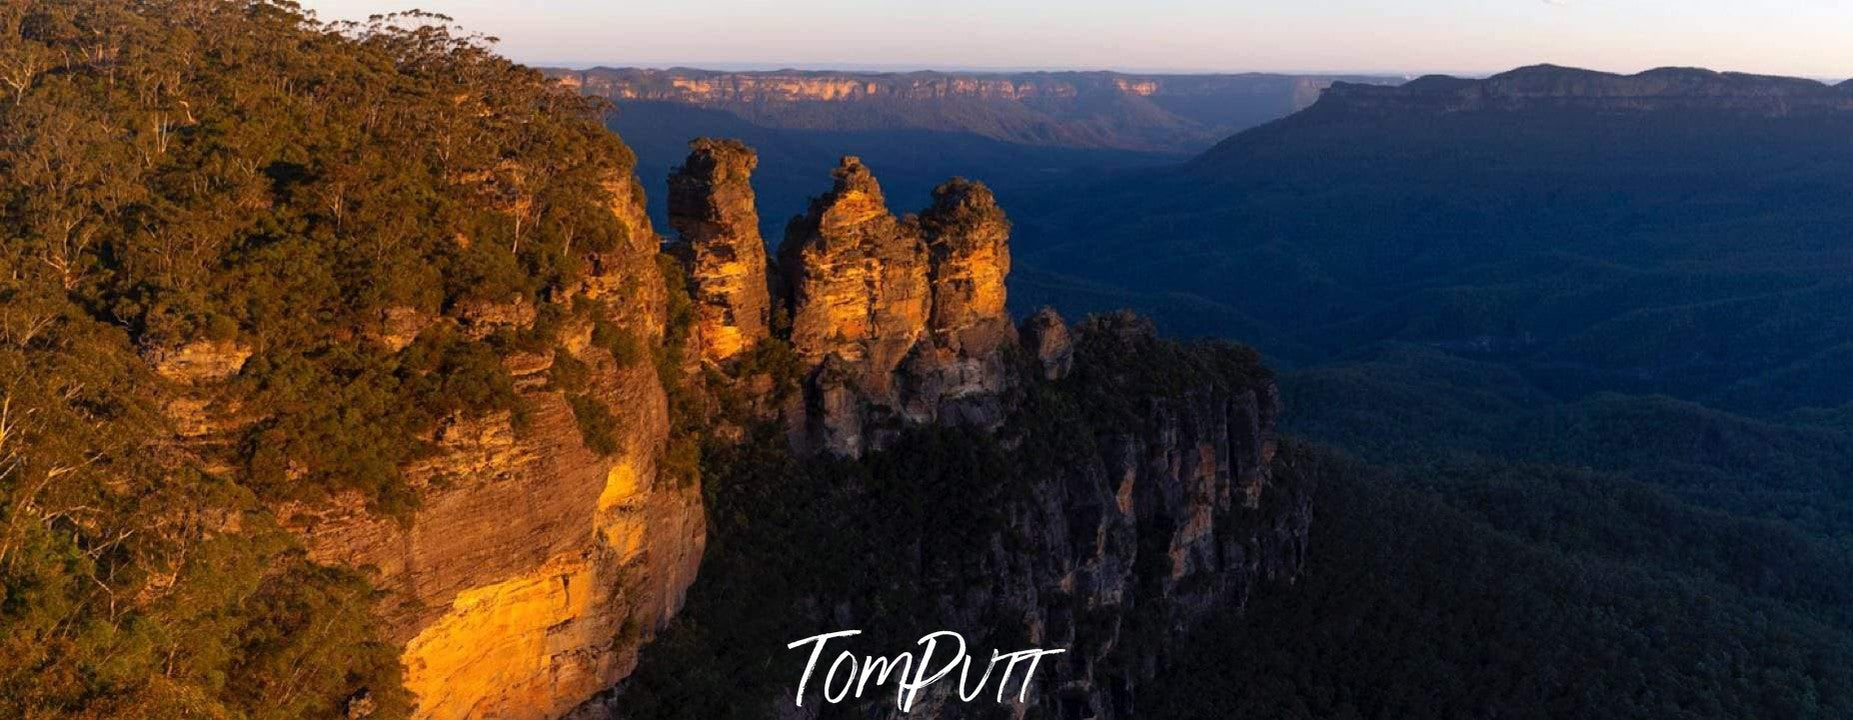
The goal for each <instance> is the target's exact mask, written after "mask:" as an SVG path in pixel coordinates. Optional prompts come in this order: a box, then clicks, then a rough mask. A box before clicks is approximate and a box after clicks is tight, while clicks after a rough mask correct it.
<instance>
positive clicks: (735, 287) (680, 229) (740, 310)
mask: <svg viewBox="0 0 1853 720" xmlns="http://www.w3.org/2000/svg"><path fill="white" fill-rule="evenodd" d="M689 147H690V149H691V152H690V153H689V156H688V160H687V161H685V162H684V163H683V164H682V166H681V167H678V168H676V170H675V172H674V174H672V175H671V176H670V178H669V224H670V225H671V226H673V227H674V228H675V229H676V232H677V233H678V234H680V235H681V240H680V242H679V243H678V244H677V245H675V246H674V247H673V249H674V252H675V253H676V254H677V255H679V256H682V258H683V261H684V264H685V265H687V267H688V276H689V281H690V286H691V289H692V290H693V295H694V301H695V312H696V314H697V316H698V320H697V332H696V336H697V337H698V338H700V341H699V344H700V351H701V356H702V358H703V359H706V360H708V361H710V362H720V361H724V360H728V359H730V358H733V357H734V356H736V355H738V354H740V353H741V352H742V351H745V350H747V349H749V348H751V347H752V346H753V345H754V344H755V343H757V342H759V341H760V340H762V339H764V338H765V337H766V336H767V323H768V319H769V316H768V312H769V309H770V302H769V301H768V299H767V288H766V245H765V241H764V240H762V239H760V237H759V211H758V209H757V208H756V207H754V204H753V187H752V185H751V184H750V182H749V179H750V178H751V176H752V173H753V168H754V167H755V166H756V165H757V164H758V162H759V158H758V156H757V155H756V154H755V153H754V152H753V150H752V149H751V148H748V147H747V146H746V145H744V144H741V143H740V142H739V141H737V140H709V139H700V140H695V141H694V142H691V143H689Z"/></svg>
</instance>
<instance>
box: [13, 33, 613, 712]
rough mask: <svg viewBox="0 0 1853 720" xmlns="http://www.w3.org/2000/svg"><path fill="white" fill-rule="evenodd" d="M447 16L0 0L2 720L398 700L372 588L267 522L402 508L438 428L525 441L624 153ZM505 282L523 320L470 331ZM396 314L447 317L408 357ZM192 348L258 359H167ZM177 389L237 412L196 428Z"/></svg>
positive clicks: (504, 293) (595, 115) (577, 107)
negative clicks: (538, 362)
mask: <svg viewBox="0 0 1853 720" xmlns="http://www.w3.org/2000/svg"><path fill="white" fill-rule="evenodd" d="M445 22H446V20H445V19H443V18H441V17H438V16H430V15H421V14H416V13H414V14H410V15H398V16H385V17H382V18H377V19H374V20H372V21H369V22H368V23H366V24H342V25H338V26H328V25H323V24H320V23H317V22H315V21H313V20H311V19H308V18H307V17H305V16H304V15H303V14H302V13H301V12H300V10H299V9H298V6H297V5H296V4H294V3H289V2H271V1H268V0H257V1H254V2H245V1H243V0H237V1H234V0H149V1H147V2H136V3H122V2H113V1H110V0H57V1H47V0H22V1H21V2H11V3H6V4H5V5H4V6H0V68H4V71H0V75H4V76H5V77H3V78H0V82H4V91H3V92H0V137H5V138H7V139H8V140H7V141H6V142H5V143H0V278H4V279H3V280H0V716H7V717H14V716H24V717H195V716H197V717H274V718H297V717H339V716H341V715H343V714H344V713H345V711H346V704H347V702H348V700H349V699H350V698H352V697H357V696H359V695H363V694H364V695H365V696H367V697H368V698H369V699H370V701H371V702H372V704H373V705H374V707H375V713H374V717H376V718H393V717H403V716H405V715H407V714H408V713H409V710H410V708H409V707H408V698H407V697H406V694H405V692H404V690H403V689H402V688H401V687H400V679H399V676H400V673H401V669H400V668H399V666H398V661H397V650H396V648H394V647H392V646H391V645H389V644H388V643H387V642H385V640H384V639H383V638H381V637H379V628H380V627H382V623H381V621H380V620H379V619H378V618H375V617H373V616H372V603H373V591H372V590H371V589H370V588H369V587H368V586H367V583H366V582H365V581H364V580H362V579H361V578H359V577H358V576H356V575H355V574H353V573H351V572H348V571H345V570H337V569H332V568H328V567H323V566H319V565H317V564H315V563H313V562H310V561H309V560H308V559H306V558H305V557H304V556H303V553H302V551H301V550H300V549H298V548H296V547H294V543H293V542H292V541H291V536H290V535H289V534H288V533H285V532H283V531H280V530H278V529H277V528H276V527H275V525H276V523H275V521H274V519H273V518H271V517H270V512H271V511H270V508H272V507H274V506H275V503H276V502H277V501H281V500H308V501H314V500H319V499H321V498H323V497H325V496H327V495H328V494H329V493H332V492H341V491H354V492H358V493H359V494H360V495H361V496H363V497H365V498H366V499H367V500H369V501H370V502H371V503H372V504H373V506H374V508H375V509H376V510H379V511H382V512H386V513H389V514H395V515H399V516H401V517H403V516H405V514H406V513H407V512H408V511H409V510H410V509H411V508H412V507H413V506H415V504H416V503H417V501H418V498H417V497H416V495H415V493H413V492H412V491H411V489H410V488H408V487H407V485H406V483H405V481H404V479H403V478H402V477H401V476H400V471H399V468H400V467H402V466H403V465H405V464H406V463H407V462H408V461H410V460H413V459H416V458H417V457H419V456H420V455H422V454H424V453H426V452H428V451H429V450H430V447H429V445H430V440H431V438H432V436H433V433H434V431H435V430H436V429H437V428H439V427H440V426H441V425H442V424H443V423H446V422H451V421H454V420H456V419H460V418H468V417H472V416H488V417H492V418H493V417H498V416H501V415H504V414H505V415H507V416H508V417H509V419H510V421H511V422H513V423H514V424H516V425H517V427H519V426H520V424H521V423H522V419H523V417H524V416H525V412H524V408H523V407H522V403H521V401H520V399H519V396H518V395H517V394H516V392H515V389H514V385H513V380H512V378H510V377H509V373H508V371H507V370H506V368H505V365H504V362H503V355H504V354H506V353H509V352H512V351H517V350H523V349H527V348H528V346H530V345H532V346H536V347H538V348H541V349H545V348H549V347H552V346H553V345H554V344H556V342H557V340H556V338H555V337H554V335H555V334H556V333H557V331H558V329H559V327H560V325H561V322H562V321H563V320H564V319H565V318H564V317H562V315H561V312H562V311H561V310H560V309H559V308H555V307H551V305H550V303H549V302H548V300H549V298H552V297H554V296H555V295H556V293H558V292H559V291H561V290H562V289H564V288H569V287H571V286H572V285H573V284H574V283H575V282H576V279H577V277H578V275H579V273H581V272H582V271H583V268H584V265H585V263H584V260H583V258H584V256H585V255H586V254H587V253H590V252H598V251H602V250H606V249H610V248H613V247H616V246H617V243H618V242H620V241H622V240H624V239H626V238H627V233H628V232H629V229H627V228H624V227H622V225H621V224H620V223H619V222H618V221H617V220H616V218H615V217H614V216H613V214H612V213H611V212H610V211H609V209H608V201H609V198H608V197H607V193H606V191H605V187H604V186H605V184H607V183H608V182H611V181H613V180H614V179H618V180H620V181H628V178H629V175H630V169H631V167H632V164H633V159H632V157H631V156H630V154H629V152H628V150H626V149H625V148H624V147H623V145H622V143H621V142H619V141H618V140H617V139H616V138H615V137H614V136H612V135H611V134H610V133H609V132H607V131H606V130H605V129H604V128H603V127H602V125H601V123H600V114H601V113H600V107H599V106H598V105H596V104H594V103H591V102H588V101H587V100H585V99H583V98H580V97H578V96H577V95H576V94H575V93H573V92H571V91H570V90H567V89H564V88H560V87H558V86H557V85H555V84H553V83H550V82H548V81H546V80H545V79H544V78H543V77H542V76H541V75H540V74H539V73H537V72H534V71H532V70H529V69H526V68H523V67H520V66H517V65H515V64H513V63H510V62H508V61H507V60H504V59H502V58H499V57H497V56H495V55H494V54H493V53H491V52H489V51H488V49H487V48H486V46H485V44H484V42H483V41H482V40H481V39H480V38H477V37H471V36H460V35H457V34H454V33H453V32H452V31H451V30H449V29H448V28H447V27H445V26H444V23H445ZM516 301H520V302H522V303H523V304H524V305H526V306H529V307H539V308H543V309H542V310H541V311H540V317H539V319H538V320H537V321H536V322H535V325H534V327H533V328H531V329H525V330H524V329H504V330H501V331H498V332H496V333H495V334H493V335H491V336H490V337H488V338H486V339H480V340H479V339H472V338H471V337H467V336H465V335H464V334H463V333H461V332H459V331H458V330H457V326H456V323H455V321H454V316H456V315H460V314H461V312H460V310H461V309H462V308H466V307H481V306H486V305H492V304H493V305H504V304H508V303H512V302H516ZM389 310H394V311H400V310H410V311H411V312H412V313H413V314H415V315H418V316H422V317H424V318H426V319H429V320H431V321H432V322H430V323H429V327H428V328H427V329H426V330H425V332H424V333H422V334H421V335H420V336H419V337H418V338H417V339H416V341H415V342H412V343H411V345H410V346H408V347H405V348H404V349H402V350H395V349H394V348H393V347H390V346H388V344H387V343H386V342H384V341H383V340H381V339H380V338H379V337H378V335H379V330H380V324H381V321H382V318H383V317H385V316H386V314H387V311H389ZM447 316H451V317H447ZM199 340H211V341H216V342H219V343H222V344H223V345H224V346H238V347H242V348H245V349H248V350H249V351H250V352H251V353H252V355H251V357H250V359H249V360H248V361H245V363H244V364H243V367H242V369H241V370H240V372H239V373H238V374H237V375H236V376H235V377H234V378H232V379H230V380H228V381H226V382H223V383H217V384H214V385H211V386H201V387H189V388H183V387H181V385H183V384H184V383H174V382H170V381H167V380H163V379H160V378H157V377H155V376H154V375H153V373H151V372H150V371H149V368H148V364H147V362H146V360H144V355H148V356H160V355H162V354H164V353H167V352H170V351H174V350H176V349H180V348H185V347H187V346H188V345H189V344H190V343H193V342H195V341H199ZM570 371H571V368H570V367H568V368H563V369H562V370H561V371H560V372H561V373H562V379H563V380H568V381H570V380H571V378H569V377H564V376H565V375H568V374H570ZM183 391H184V392H185V393H186V394H187V395H189V396H191V398H193V399H198V400H203V401H207V402H208V403H209V404H208V405H207V407H206V408H205V409H204V410H199V411H198V414H201V415H204V416H205V417H206V418H207V419H210V420H214V421H222V422H220V426H221V428H222V429H220V430H216V431H215V432H214V433H212V434H209V435H207V436H205V437H204V438H195V439H189V440H188V441H187V442H175V437H176V435H175V434H176V431H177V430H178V428H176V427H173V426H171V425H170V422H171V419H170V417H169V416H168V415H169V413H168V412H167V410H166V409H165V408H166V407H167V406H168V404H169V401H170V400H173V399H176V396H177V395H178V394H180V393H181V392H183ZM175 407H181V406H175ZM191 407H192V406H185V408H191ZM178 412H179V413H181V414H193V413H194V410H192V409H182V410H179V411H178ZM607 417H608V416H607ZM180 419H183V420H187V421H192V420H196V419H198V418H180Z"/></svg>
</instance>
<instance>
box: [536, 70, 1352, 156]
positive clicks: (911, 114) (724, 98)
mask: <svg viewBox="0 0 1853 720" xmlns="http://www.w3.org/2000/svg"><path fill="white" fill-rule="evenodd" d="M550 73H551V74H552V75H553V76H555V77H557V78H559V79H560V80H561V81H562V82H564V83H566V84H567V85H569V86H571V87H575V88H578V89H579V90H580V91H582V92H585V93H587V94H590V95H596V96H600V97H605V98H609V99H611V100H613V101H616V102H617V103H618V106H619V107H620V109H622V108H624V107H626V106H628V105H631V104H633V103H673V104H678V105H688V106H694V107H700V108H707V109H712V110H720V111H725V112H728V113H732V114H734V115H737V116H739V117H741V118H743V119H745V120H747V121H749V122H751V123H754V124H756V125H760V126H764V127H772V128H788V129H806V130H829V131H868V130H896V129H919V130H933V131H946V132H960V133H971V134H975V135H978V136H981V137H985V138H990V139H994V140H1003V141H1008V142H1013V143H1023V144H1028V145H1039V146H1053V147H1068V148H1091V149H1114V150H1138V151H1149V152H1164V153H1173V154H1181V153H1190V152H1196V151H1199V150H1202V149H1203V148H1205V147H1208V146H1209V145H1210V144H1211V143H1213V142H1215V141H1216V140H1218V139H1220V138H1222V137H1225V136H1227V135H1229V134H1230V133H1232V132H1235V131H1238V130H1241V129H1244V128H1248V127H1253V126H1255V125H1258V124H1260V123H1263V122H1267V121H1268V120H1272V119H1274V118H1277V117H1281V116H1283V115H1286V114H1288V113H1291V112H1294V111H1296V110H1299V109H1301V108H1304V107H1306V106H1308V105H1311V104H1312V102H1313V101H1314V100H1317V99H1318V97H1319V94H1320V92H1321V91H1323V90H1324V89H1325V88H1326V87H1327V86H1328V85H1330V84H1332V83H1333V82H1334V81H1336V80H1340V79H1344V80H1350V81H1352V82H1383V81H1385V79H1383V78H1372V77H1365V76H1352V77H1345V78H1338V77H1331V76H1311V75H1267V74H1259V73H1249V74H1236V75H1216V74H1205V75H1128V74H1122V73H1113V72H1028V73H949V72H912V73H865V72H830V71H800V70H779V71H771V72H718V71H710V70H696V69H691V68H671V69H667V70H654V69H640V68H593V69H590V70H584V71H578V70H553V71H550Z"/></svg>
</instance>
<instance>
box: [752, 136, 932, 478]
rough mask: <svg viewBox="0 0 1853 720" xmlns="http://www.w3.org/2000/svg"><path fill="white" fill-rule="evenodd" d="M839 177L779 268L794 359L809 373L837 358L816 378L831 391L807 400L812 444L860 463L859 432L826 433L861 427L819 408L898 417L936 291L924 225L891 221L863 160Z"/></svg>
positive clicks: (797, 231) (793, 231) (815, 203)
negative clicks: (900, 388) (901, 370)
mask: <svg viewBox="0 0 1853 720" xmlns="http://www.w3.org/2000/svg"><path fill="white" fill-rule="evenodd" d="M833 177H834V179H835V183H834V185H833V187H831V189H830V191H829V192H827V193H824V194H823V195H821V196H818V197H817V198H815V199H813V200H812V201H811V206H810V209H809V210H808V211H807V212H806V213H805V214H804V215H801V216H799V217H796V218H793V219H792V221H791V224H790V225H789V227H788V228H787V229H786V234H785V242H784V244H783V245H781V246H780V248H779V264H780V270H781V272H782V273H783V274H784V277H785V287H786V288H788V291H789V294H790V296H789V298H788V304H789V307H790V308H791V345H792V349H793V350H794V351H796V352H797V355H798V357H799V359H800V360H801V361H803V362H804V364H805V365H806V366H809V367H823V366H824V365H825V361H826V360H829V359H831V358H834V360H832V361H831V364H830V366H829V370H830V372H827V373H818V374H817V375H816V376H815V378H814V380H817V381H820V382H822V383H824V384H823V385H822V386H820V387H816V388H814V391H813V392H811V393H810V394H809V398H808V399H809V401H810V403H811V404H812V407H811V409H810V412H809V415H810V417H809V418H808V420H809V424H810V425H811V426H812V429H811V430H810V435H811V436H812V437H813V438H817V439H818V442H819V443H820V444H821V445H822V446H824V447H826V448H828V449H829V450H831V451H832V452H835V453H837V454H841V455H859V454H861V452H862V450H863V447H864V444H863V441H862V437H861V434H860V433H859V432H847V433H845V432H839V431H830V432H828V433H826V432H825V431H824V430H823V429H821V427H819V426H836V427H846V426H848V425H860V424H861V423H859V422H856V423H851V422H849V421H848V420H846V419H845V418H843V417H841V415H840V414H837V416H836V417H822V414H823V413H825V412H826V410H828V411H829V412H831V413H837V409H832V408H824V407H820V406H818V405H817V403H819V402H821V401H822V399H823V398H824V397H827V396H831V395H837V396H841V395H842V393H844V392H848V393H851V394H854V395H857V396H860V397H862V398H865V399H866V400H867V404H869V405H873V406H875V407H878V408H885V409H892V408H894V407H895V406H896V405H897V402H896V400H895V385H894V379H895V378H894V371H895V369H896V368H898V367H899V366H900V364H901V362H902V361H903V360H905V359H906V358H907V355H908V353H909V352H911V351H912V350H913V348H914V345H915V343H917V342H919V341H920V340H921V339H922V338H923V337H924V336H925V335H926V331H927V317H928V314H929V311H930V307H931V303H932V289H931V286H930V285H929V284H928V271H927V266H928V259H927V257H928V256H927V248H926V243H925V242H924V241H923V240H922V239H921V236H920V228H919V225H918V223H917V222H915V221H914V220H912V219H911V218H910V219H908V220H907V221H905V222H903V221H901V220H897V219H896V218H895V217H894V215H893V214H891V213H889V212H888V207H887V205H886V204H885V200H884V198H883V197H882V193H881V185H880V184H879V183H877V182H876V181H875V177H874V175H872V174H870V172H869V169H868V168H867V167H865V166H864V165H863V164H862V162H861V161H860V160H858V159H856V158H854V157H846V158H843V161H842V163H841V164H840V165H839V166H838V167H837V168H836V170H835V172H834V173H833ZM832 407H833V408H834V406H832ZM826 434H828V435H829V437H828V438H827V439H826V438H823V437H822V436H824V435H826Z"/></svg>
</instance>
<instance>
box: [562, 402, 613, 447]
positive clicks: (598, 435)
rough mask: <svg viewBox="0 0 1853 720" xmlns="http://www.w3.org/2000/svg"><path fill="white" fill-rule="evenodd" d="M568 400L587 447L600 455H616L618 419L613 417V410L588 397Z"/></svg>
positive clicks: (581, 437)
mask: <svg viewBox="0 0 1853 720" xmlns="http://www.w3.org/2000/svg"><path fill="white" fill-rule="evenodd" d="M566 399H567V402H568V403H570V404H571V405H572V408H573V420H575V421H576V422H577V423H578V424H579V437H580V439H581V440H583V441H585V446H586V447H588V448H591V450H592V452H595V453H598V454H600V455H605V456H611V455H616V454H617V453H618V450H619V447H618V419H617V418H616V417H613V416H612V414H611V408H609V407H607V406H606V405H605V403H604V402H602V401H600V400H599V399H598V398H595V397H591V396H588V395H568V396H566Z"/></svg>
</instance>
